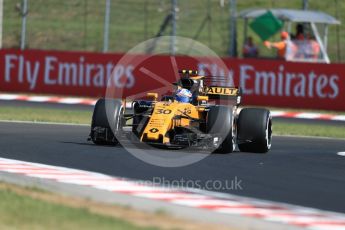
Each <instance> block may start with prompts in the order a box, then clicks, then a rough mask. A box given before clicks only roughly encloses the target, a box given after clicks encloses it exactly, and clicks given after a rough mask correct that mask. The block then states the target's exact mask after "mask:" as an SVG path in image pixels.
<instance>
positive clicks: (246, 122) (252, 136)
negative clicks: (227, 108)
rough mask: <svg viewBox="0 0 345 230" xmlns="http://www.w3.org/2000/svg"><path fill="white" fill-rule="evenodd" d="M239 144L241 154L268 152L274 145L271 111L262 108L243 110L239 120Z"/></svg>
mask: <svg viewBox="0 0 345 230" xmlns="http://www.w3.org/2000/svg"><path fill="white" fill-rule="evenodd" d="M237 143H238V148H239V150H240V151H241V152H253V153H266V152H268V151H269V150H270V149H271V145H272V117H271V113H270V111H268V110H267V109H260V108H245V109H242V110H241V112H240V114H239V116H238V120H237Z"/></svg>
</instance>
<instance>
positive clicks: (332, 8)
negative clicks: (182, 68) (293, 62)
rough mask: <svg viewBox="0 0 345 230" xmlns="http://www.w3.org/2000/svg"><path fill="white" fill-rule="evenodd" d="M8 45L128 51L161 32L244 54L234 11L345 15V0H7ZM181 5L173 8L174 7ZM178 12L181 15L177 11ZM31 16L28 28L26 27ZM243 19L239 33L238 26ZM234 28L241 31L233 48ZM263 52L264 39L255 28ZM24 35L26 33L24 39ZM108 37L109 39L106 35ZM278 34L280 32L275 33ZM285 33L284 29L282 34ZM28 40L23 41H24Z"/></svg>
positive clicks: (340, 31)
mask: <svg viewBox="0 0 345 230" xmlns="http://www.w3.org/2000/svg"><path fill="white" fill-rule="evenodd" d="M2 1H3V35H2V37H3V38H2V39H3V42H2V45H3V48H20V47H21V45H22V46H25V48H26V49H42V50H79V51H96V52H102V51H103V52H119V53H121V52H126V51H127V50H128V49H130V48H132V47H133V46H135V45H136V44H138V43H140V42H142V41H145V40H147V39H150V38H152V37H155V36H156V35H158V34H160V35H171V34H172V33H174V34H176V35H177V36H184V37H189V38H194V39H195V40H197V41H200V42H202V43H204V44H205V45H207V46H209V47H210V48H211V49H212V50H214V51H215V52H216V53H217V54H218V55H220V56H241V54H240V53H241V52H240V47H242V45H243V44H242V43H243V36H244V35H243V34H244V33H243V29H244V26H243V23H244V21H243V20H241V19H237V20H236V18H235V17H234V16H236V14H237V13H238V12H240V11H242V10H244V9H248V8H291V9H309V10H321V11H324V12H325V13H328V14H330V15H332V16H334V17H335V18H337V19H338V20H339V21H345V20H344V19H345V14H343V13H342V12H344V11H345V1H341V0H329V1H324V0H309V1H308V0H290V1H286V0H245V1H236V0H189V1H181V0H180V1H178V0H104V1H94V0H59V1H56V0H2ZM173 8H174V9H175V11H173V10H172V9H173ZM172 12H175V15H172ZM23 19H25V21H26V22H25V28H23ZM234 23H236V24H237V26H236V27H235V28H236V30H237V31H236V34H234V32H231V31H235V30H233V28H234V27H233V26H234ZM344 33H345V31H344V28H343V27H342V26H341V25H337V26H330V27H329V38H328V42H329V46H328V53H329V56H330V59H331V60H332V62H343V61H344V60H345V55H344V54H342V53H341V50H342V49H343V48H344V47H343V46H344V45H343V44H342V36H343V35H344ZM232 34H234V36H235V37H237V46H236V47H235V50H232V49H231V38H232ZM249 35H250V36H252V37H253V39H254V42H255V43H257V44H258V46H259V48H261V49H260V51H262V52H266V53H267V52H274V51H273V50H268V49H265V48H263V44H262V41H261V40H260V39H259V37H257V35H256V34H254V33H253V32H252V31H251V30H249ZM23 36H25V38H24V39H23ZM105 38H106V39H105ZM273 39H274V38H273ZM276 39H279V34H278V35H277V36H276ZM21 43H22V44H21Z"/></svg>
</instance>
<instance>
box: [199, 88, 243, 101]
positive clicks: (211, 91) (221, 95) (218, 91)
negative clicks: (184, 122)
mask: <svg viewBox="0 0 345 230" xmlns="http://www.w3.org/2000/svg"><path fill="white" fill-rule="evenodd" d="M204 90H205V91H204V93H205V94H206V95H207V96H208V98H209V99H232V100H233V99H235V98H237V97H239V96H241V95H242V93H241V89H240V88H236V87H225V86H208V87H205V89H204Z"/></svg>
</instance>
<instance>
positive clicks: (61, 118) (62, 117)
mask: <svg viewBox="0 0 345 230" xmlns="http://www.w3.org/2000/svg"><path fill="white" fill-rule="evenodd" d="M91 116H92V111H91V109H90V110H78V109H56V108H43V107H41V108H31V107H13V106H1V107H0V120H21V121H43V122H61V123H77V124H90V123H91ZM273 125H274V128H273V132H274V134H280V135H303V136H318V137H337V138H345V132H344V126H333V125H332V126H328V125H314V124H300V123H293V122H280V121H279V122H276V121H274V124H273Z"/></svg>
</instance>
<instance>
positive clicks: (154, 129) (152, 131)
mask: <svg viewBox="0 0 345 230" xmlns="http://www.w3.org/2000/svg"><path fill="white" fill-rule="evenodd" d="M149 131H150V132H151V133H157V132H158V131H159V130H158V129H156V128H152V129H150V130H149Z"/></svg>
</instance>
